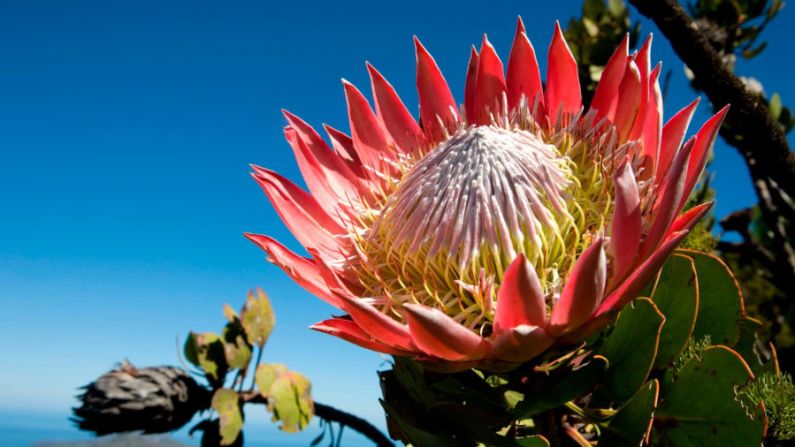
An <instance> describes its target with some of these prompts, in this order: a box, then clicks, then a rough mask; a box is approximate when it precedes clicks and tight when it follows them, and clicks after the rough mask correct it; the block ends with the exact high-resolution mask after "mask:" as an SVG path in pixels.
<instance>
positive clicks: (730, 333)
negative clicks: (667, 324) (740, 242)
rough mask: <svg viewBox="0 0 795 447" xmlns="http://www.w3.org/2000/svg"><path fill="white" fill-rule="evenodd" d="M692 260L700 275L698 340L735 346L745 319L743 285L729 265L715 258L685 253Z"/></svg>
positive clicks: (698, 253)
mask: <svg viewBox="0 0 795 447" xmlns="http://www.w3.org/2000/svg"><path fill="white" fill-rule="evenodd" d="M682 253H684V254H685V255H687V256H689V257H691V258H692V259H693V262H694V263H695V266H696V274H697V275H698V317H697V318H696V327H695V328H694V329H693V338H695V339H696V340H699V339H703V338H704V337H706V336H709V337H710V339H711V340H712V343H714V344H723V345H727V346H734V344H735V343H736V342H737V340H738V339H739V338H740V325H741V323H742V319H743V317H744V316H745V309H744V306H743V297H742V293H741V292H740V286H739V284H737V281H736V280H735V279H734V275H732V273H731V271H730V270H729V268H728V267H727V266H726V264H725V263H724V262H723V261H721V260H720V258H718V257H717V256H715V255H712V254H709V253H702V252H697V251H691V250H682Z"/></svg>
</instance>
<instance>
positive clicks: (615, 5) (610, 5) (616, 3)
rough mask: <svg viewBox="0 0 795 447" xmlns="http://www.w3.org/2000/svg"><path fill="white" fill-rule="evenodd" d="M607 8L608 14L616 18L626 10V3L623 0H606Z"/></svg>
mask: <svg viewBox="0 0 795 447" xmlns="http://www.w3.org/2000/svg"><path fill="white" fill-rule="evenodd" d="M607 9H608V10H609V11H610V15H612V16H613V17H616V18H618V17H621V16H623V15H624V13H626V12H627V5H626V4H625V3H624V0H608V1H607Z"/></svg>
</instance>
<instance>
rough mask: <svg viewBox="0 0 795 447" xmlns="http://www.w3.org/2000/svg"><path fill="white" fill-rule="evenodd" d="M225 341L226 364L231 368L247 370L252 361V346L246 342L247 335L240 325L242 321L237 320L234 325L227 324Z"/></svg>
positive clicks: (224, 333)
mask: <svg viewBox="0 0 795 447" xmlns="http://www.w3.org/2000/svg"><path fill="white" fill-rule="evenodd" d="M221 336H222V338H223V341H224V354H225V356H226V363H227V364H228V365H229V367H230V368H236V369H245V368H246V367H248V364H249V362H250V361H251V345H250V344H249V343H248V341H247V340H246V333H245V332H244V331H243V327H242V326H241V325H240V321H239V320H237V319H235V321H234V322H232V323H227V325H226V326H225V327H224V332H223V333H222V335H221Z"/></svg>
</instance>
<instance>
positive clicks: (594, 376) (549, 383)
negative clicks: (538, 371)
mask: <svg viewBox="0 0 795 447" xmlns="http://www.w3.org/2000/svg"><path fill="white" fill-rule="evenodd" d="M607 363H608V362H607V359H605V358H604V357H602V356H594V357H592V358H591V359H590V361H589V362H588V363H587V364H586V365H583V366H581V367H579V368H577V369H573V368H571V369H570V368H558V369H557V370H555V371H554V372H553V373H552V374H551V375H550V376H549V377H546V378H542V377H538V378H535V377H533V378H530V381H529V383H532V384H533V386H532V388H531V389H528V390H525V400H523V401H522V402H519V403H518V404H517V405H516V408H515V410H514V414H515V417H516V419H526V418H529V417H532V416H534V415H537V414H539V413H541V412H543V411H546V410H549V409H551V408H555V407H559V406H561V405H563V404H564V403H566V402H568V401H570V400H572V399H574V398H575V397H579V396H581V395H583V394H585V393H586V392H587V391H588V390H590V389H591V388H592V387H593V386H594V385H595V384H596V381H597V380H598V379H599V376H600V375H601V374H602V372H604V371H605V369H606V368H607Z"/></svg>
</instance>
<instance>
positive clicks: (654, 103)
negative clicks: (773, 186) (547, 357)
mask: <svg viewBox="0 0 795 447" xmlns="http://www.w3.org/2000/svg"><path fill="white" fill-rule="evenodd" d="M415 46H416V54H417V89H418V92H419V103H420V104H419V105H420V113H419V121H417V120H415V117H414V116H413V115H412V114H411V113H410V112H409V111H408V109H407V108H406V107H405V105H404V104H403V103H402V102H401V100H400V98H399V96H398V95H397V93H396V92H395V90H394V89H393V88H392V86H391V85H390V84H389V83H388V82H387V81H386V79H385V78H384V77H383V76H382V75H381V74H380V73H379V72H378V71H377V70H376V69H375V68H373V67H372V66H370V65H369V64H368V66H367V69H368V71H369V73H370V79H371V83H372V92H373V100H374V103H375V111H373V109H371V107H370V104H369V103H368V101H367V99H366V98H365V97H364V95H362V93H361V92H360V91H359V90H357V89H356V87H354V86H353V85H352V84H350V83H348V82H346V81H343V87H344V90H345V96H346V99H347V103H348V116H349V120H350V131H351V136H348V135H346V134H344V133H342V132H340V131H338V130H336V129H333V128H331V127H328V126H326V129H325V130H326V132H327V133H328V136H329V140H330V143H331V146H329V145H328V144H327V143H326V141H325V140H324V139H323V138H322V137H320V135H319V134H318V133H317V132H315V130H314V129H312V128H311V127H310V126H309V125H308V124H307V123H305V122H304V121H302V120H301V119H299V118H298V117H296V116H294V115H292V114H290V113H289V112H285V116H286V118H287V121H288V126H287V127H286V128H285V136H286V138H287V141H288V142H289V143H290V145H291V146H292V148H293V151H294V152H295V157H296V160H297V161H298V165H299V167H300V169H301V173H302V174H303V177H304V180H305V181H306V185H307V187H308V189H309V193H307V192H305V191H304V190H302V189H301V188H299V187H297V186H296V185H294V184H293V183H291V182H290V181H288V180H287V179H285V178H284V177H282V176H280V175H279V174H277V173H275V172H273V171H270V170H267V169H264V168H259V167H254V174H253V175H254V178H255V179H256V180H257V181H258V182H259V183H260V185H261V186H262V188H263V189H264V190H265V193H266V194H267V196H268V198H269V199H270V201H271V203H272V204H273V206H274V207H275V208H276V210H277V212H278V213H279V215H280V216H281V218H282V219H283V220H284V222H285V224H286V225H287V226H288V228H289V229H290V230H291V231H292V233H293V234H294V235H295V237H296V238H297V239H298V241H299V242H300V243H301V244H302V245H303V246H304V247H305V248H306V249H307V251H308V253H309V254H310V256H309V257H302V256H299V255H297V254H295V253H293V252H291V251H289V250H287V249H286V248H285V247H284V246H283V245H281V244H280V243H278V242H277V241H275V240H273V239H272V238H269V237H267V236H261V235H254V234H248V235H247V236H248V237H249V238H250V239H251V240H252V241H254V242H255V243H257V244H258V245H259V246H260V247H262V249H264V250H265V251H266V253H267V254H268V257H269V259H270V260H271V261H272V262H273V263H275V264H277V265H278V266H280V267H281V268H282V269H283V270H284V271H285V272H286V273H287V274H288V275H289V276H290V277H291V278H293V279H294V280H295V281H296V282H298V283H299V284H301V285H302V286H304V287H305V288H306V289H307V290H308V291H310V292H311V293H313V294H315V295H317V296H318V297H320V298H321V299H324V300H325V301H327V302H328V303H330V304H332V305H333V306H335V307H338V308H339V309H341V310H343V311H345V312H346V313H347V315H346V316H344V317H335V318H332V319H329V320H326V321H323V322H321V323H318V324H316V325H314V326H313V328H314V329H317V330H319V331H322V332H326V333H330V334H333V335H336V336H338V337H340V338H343V339H345V340H348V341H350V342H352V343H355V344H357V345H360V346H364V347H366V348H369V349H373V350H375V351H379V352H383V353H389V354H394V355H409V356H415V357H417V358H420V359H424V360H427V361H431V362H437V364H443V365H447V366H448V367H451V368H453V369H455V368H464V367H467V366H471V365H490V364H491V365H495V364H514V363H518V362H524V361H527V360H529V359H531V358H533V357H535V356H537V355H538V354H540V353H542V352H543V351H545V350H546V349H547V348H549V347H550V346H551V345H552V344H553V343H556V342H566V341H571V340H575V339H581V338H583V337H585V336H587V335H588V334H590V333H593V332H594V331H595V330H598V329H600V328H601V327H603V326H604V325H605V324H607V322H609V320H610V317H612V316H613V315H614V314H615V313H616V312H617V311H618V310H620V309H621V308H622V307H623V306H624V305H625V304H626V303H627V302H628V301H630V300H631V299H632V298H634V297H635V294H636V293H637V292H638V291H639V290H640V289H641V288H642V287H643V286H645V285H646V283H648V281H649V280H650V279H651V278H652V276H653V275H654V274H655V273H656V272H657V270H658V269H659V268H660V266H661V265H662V263H663V262H664V260H665V259H666V257H667V256H668V255H669V254H670V252H671V251H672V250H673V249H674V248H675V247H676V246H677V244H678V243H679V241H681V239H682V238H683V237H684V236H685V235H686V234H687V232H688V231H689V229H690V228H691V227H692V226H693V225H694V224H695V222H697V221H698V219H699V218H700V217H701V216H703V214H704V213H706V212H707V210H708V208H709V206H710V204H703V205H700V206H697V207H695V208H693V209H691V210H689V211H687V212H685V213H681V211H682V208H683V206H684V203H685V201H686V198H687V196H688V195H689V192H690V191H691V190H692V189H693V187H694V186H695V183H696V182H697V179H698V177H699V175H700V174H701V172H702V171H703V169H704V165H705V163H706V160H707V157H708V153H709V151H710V149H711V146H712V144H713V142H714V139H715V135H716V133H717V130H718V128H719V126H720V123H721V122H722V119H723V116H724V115H725V112H726V110H722V111H721V112H719V113H718V114H717V115H715V116H714V117H713V118H711V119H710V120H709V121H707V123H706V124H705V125H704V127H702V129H701V130H700V131H699V132H698V133H697V134H696V135H695V136H693V137H691V138H690V139H689V140H687V142H684V143H683V141H684V135H685V132H686V130H687V127H688V124H689V122H690V119H691V117H692V115H693V112H694V111H695V107H696V105H697V101H695V102H693V103H692V104H690V105H689V106H687V107H686V108H685V109H683V110H682V111H680V112H679V113H677V114H676V115H674V116H673V117H672V118H671V119H670V120H669V121H668V122H667V123H666V124H665V125H664V126H663V124H662V115H663V113H662V99H661V95H660V88H659V83H658V76H659V74H660V66H659V65H658V66H656V67H654V68H653V69H652V68H651V66H650V62H649V52H650V48H651V38H649V39H648V40H647V41H646V43H645V44H644V45H643V47H642V48H641V49H640V50H639V51H638V52H636V53H633V54H629V52H628V39H627V38H625V39H624V41H623V42H622V43H621V45H620V46H619V48H618V49H617V50H616V51H615V53H614V54H613V56H612V57H611V58H610V61H609V62H608V64H607V66H606V67H605V70H604V72H603V74H602V78H601V80H600V82H599V85H598V87H597V89H596V91H595V94H594V97H593V101H592V103H591V105H590V108H589V109H588V110H587V111H585V110H583V106H582V100H581V96H580V95H581V94H580V86H579V80H578V76H577V63H576V61H575V60H574V58H573V56H572V54H571V52H570V51H569V48H568V45H567V44H566V41H565V39H564V37H563V34H562V32H561V30H560V27H559V26H557V25H556V27H555V33H554V36H553V39H552V43H551V44H550V47H549V59H548V64H547V67H548V69H547V77H546V85H545V86H543V87H542V82H541V76H540V73H539V68H538V63H537V61H536V57H535V52H534V49H533V46H532V45H531V44H530V41H529V40H528V38H527V35H526V33H525V29H524V26H523V25H522V22H521V20H519V25H518V29H517V32H516V36H515V39H514V43H513V48H512V50H511V54H510V58H509V60H508V66H507V75H505V74H504V69H503V64H502V62H501V61H500V59H499V57H498V56H497V53H496V52H495V50H494V48H493V47H492V46H491V44H490V43H489V42H488V40H487V39H486V38H485V37H484V39H483V44H482V47H481V50H480V51H479V52H478V51H476V50H474V49H473V50H472V53H471V57H470V61H469V68H468V71H467V77H466V87H465V92H464V105H463V107H461V108H459V107H458V105H457V103H456V101H455V99H454V97H453V95H452V93H451V91H450V89H449V87H448V86H447V82H446V81H445V79H444V77H443V76H442V73H441V72H440V70H439V68H438V66H437V65H436V63H435V62H434V60H433V58H432V57H431V55H430V54H429V53H428V51H427V50H426V49H425V48H424V47H423V46H422V44H420V42H419V40H416V39H415ZM680 213H681V214H680Z"/></svg>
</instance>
